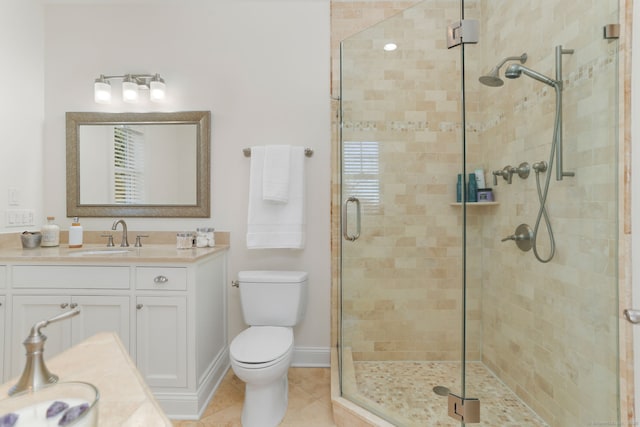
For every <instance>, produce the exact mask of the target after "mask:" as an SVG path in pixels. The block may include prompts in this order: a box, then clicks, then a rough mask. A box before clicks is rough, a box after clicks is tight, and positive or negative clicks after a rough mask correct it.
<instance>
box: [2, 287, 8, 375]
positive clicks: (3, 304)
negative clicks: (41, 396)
mask: <svg viewBox="0 0 640 427" xmlns="http://www.w3.org/2000/svg"><path fill="white" fill-rule="evenodd" d="M6 311H7V310H6V309H5V300H4V296H0V331H2V336H1V337H0V382H5V378H4V340H5V337H6V336H7V335H8V334H7V333H5V329H4V328H5V320H4V314H5V313H6Z"/></svg>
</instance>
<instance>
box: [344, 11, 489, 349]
mask: <svg viewBox="0 0 640 427" xmlns="http://www.w3.org/2000/svg"><path fill="white" fill-rule="evenodd" d="M446 5H448V6H450V7H448V8H444V7H443V6H446ZM459 13H460V12H459V6H458V4H457V2H455V1H449V2H442V1H440V2H434V3H433V4H431V5H429V4H428V3H424V4H420V5H419V6H417V7H415V8H411V9H409V10H407V11H405V12H404V13H403V16H404V18H403V19H400V18H396V17H393V18H390V19H388V20H386V21H385V22H383V23H381V24H378V25H376V27H375V28H373V29H369V30H367V31H365V32H363V33H360V34H358V35H356V36H352V37H350V38H349V40H348V41H347V42H345V44H344V47H343V74H342V79H343V93H342V97H343V101H342V102H343V106H344V123H343V128H342V131H343V140H344V141H345V144H349V143H353V142H374V143H377V144H378V148H379V165H378V170H379V172H378V175H377V178H378V180H379V185H380V188H379V191H380V201H379V203H374V204H364V211H365V213H364V215H363V219H362V230H363V232H362V236H361V237H360V239H358V240H357V241H355V242H353V243H350V242H345V243H344V244H343V254H342V255H343V256H342V260H343V293H342V310H343V331H344V336H343V344H344V345H345V346H349V347H351V350H352V354H353V357H354V359H355V360H459V359H460V355H461V353H460V352H461V348H462V342H461V336H462V334H461V317H462V306H463V305H462V301H461V299H462V298H461V296H462V264H461V260H462V232H461V230H462V228H461V221H462V209H461V208H460V206H452V205H451V202H454V201H455V184H456V175H457V173H458V172H459V171H460V169H461V160H462V157H461V151H462V150H461V142H460V141H461V139H462V138H461V126H460V120H461V115H460V110H461V109H460V96H459V93H460V87H461V82H460V80H459V79H455V78H454V79H452V78H451V76H452V75H453V76H455V75H456V74H458V75H459V70H460V51H459V50H457V51H456V50H447V49H446V47H445V45H446V44H445V39H444V37H445V34H446V31H445V30H446V23H447V22H451V21H453V20H456V19H457V18H458V17H459ZM389 40H394V41H396V42H397V43H398V45H399V46H400V48H399V49H398V50H397V51H394V52H384V51H383V49H382V47H383V45H384V43H386V42H387V41H389ZM343 179H345V182H344V183H343V184H344V185H343V188H346V189H348V188H350V182H351V181H348V179H347V178H343ZM350 179H351V178H349V180H350ZM351 195H352V193H348V192H347V193H345V194H343V197H344V198H346V197H349V196H351ZM363 203H366V202H365V201H364V200H363ZM351 221H355V219H350V223H351V224H353V222H351ZM469 222H470V223H471V224H475V225H476V227H477V225H478V217H477V216H474V215H470V219H469ZM480 243H481V242H480V239H476V240H475V241H473V242H468V248H469V249H470V250H474V251H475V252H477V253H480V251H479V249H480V246H479V245H480ZM478 260H479V258H478ZM475 267H477V268H471V269H470V270H469V271H471V272H473V273H472V276H475V277H472V279H475V280H470V283H472V285H471V286H470V288H469V294H470V298H469V300H468V301H469V304H468V308H469V317H468V324H467V328H468V331H469V335H468V336H469V337H470V339H469V340H468V342H467V348H468V350H469V356H470V357H472V358H475V359H478V358H479V355H480V353H479V350H480V347H479V344H480V323H479V321H480V305H479V301H480V294H479V290H480V278H481V276H480V271H481V270H480V268H479V267H480V265H479V263H478V264H477V265H475Z"/></svg>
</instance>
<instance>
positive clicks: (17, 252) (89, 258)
mask: <svg viewBox="0 0 640 427" xmlns="http://www.w3.org/2000/svg"><path fill="white" fill-rule="evenodd" d="M104 233H105V232H104V231H85V233H84V245H83V246H82V247H81V248H78V249H70V248H69V245H68V243H67V242H68V237H67V232H66V231H61V232H60V246H56V247H50V248H49V247H47V248H43V247H39V248H35V249H23V248H22V246H21V244H20V233H8V234H0V262H29V263H34V262H44V263H49V262H72V263H75V264H77V263H87V264H88V263H91V262H119V261H121V262H126V263H131V262H164V263H174V262H177V263H190V262H195V261H198V260H200V259H202V258H203V257H206V256H208V255H211V254H213V253H216V252H220V251H225V250H227V249H228V248H229V240H230V236H229V233H228V232H225V231H223V232H218V231H216V233H215V236H216V237H215V239H216V246H215V247H213V248H191V249H177V248H176V232H172V231H131V230H130V232H129V242H130V246H129V247H126V248H121V247H120V245H119V243H120V235H119V234H120V233H118V234H114V241H115V246H113V247H110V248H109V247H107V246H106V242H107V240H106V238H105V237H104ZM138 234H142V235H144V236H146V237H144V238H143V240H142V247H140V248H136V247H135V246H134V242H135V236H136V235H138ZM109 250H111V251H113V253H108V252H107V251H109ZM122 250H126V251H127V252H126V253H123V252H122ZM90 252H91V253H90Z"/></svg>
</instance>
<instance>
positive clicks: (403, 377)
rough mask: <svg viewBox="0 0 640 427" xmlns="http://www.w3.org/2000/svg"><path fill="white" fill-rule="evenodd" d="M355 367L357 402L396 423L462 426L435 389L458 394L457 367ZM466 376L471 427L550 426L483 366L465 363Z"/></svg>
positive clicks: (425, 364)
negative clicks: (473, 407)
mask: <svg viewBox="0 0 640 427" xmlns="http://www.w3.org/2000/svg"><path fill="white" fill-rule="evenodd" d="M353 368H354V374H355V382H356V384H357V385H356V389H354V388H352V389H351V390H352V393H354V398H355V400H358V401H359V403H361V404H366V405H367V406H370V407H371V408H373V409H374V410H376V411H377V412H381V413H386V414H389V415H391V416H392V417H393V420H394V422H395V423H397V424H398V425H402V426H416V427H417V426H451V427H459V426H460V423H459V422H457V421H455V420H454V419H452V418H449V417H448V416H447V406H448V398H447V397H445V396H439V395H438V394H436V393H434V391H433V388H434V387H436V386H444V387H447V388H450V390H451V392H453V393H454V394H455V393H456V392H458V393H459V392H460V377H461V367H460V363H456V362H358V361H354V362H353ZM466 375H467V378H468V381H467V385H466V386H467V389H466V392H467V396H471V397H474V398H478V399H480V403H481V408H480V414H481V415H480V417H481V423H479V424H473V425H474V426H486V427H495V426H501V427H515V426H518V427H545V426H548V424H546V423H545V422H544V421H543V420H542V419H541V418H539V417H538V416H537V415H536V414H535V413H534V412H533V411H531V409H529V408H528V407H527V406H526V405H525V404H524V403H523V402H522V401H521V400H520V399H518V398H517V397H516V396H515V395H514V394H513V393H512V392H511V391H510V390H509V389H508V388H507V386H505V385H504V384H503V383H502V382H501V381H500V380H498V379H497V378H496V377H495V376H494V375H493V374H492V373H491V371H489V370H488V369H487V368H486V367H485V366H484V365H483V364H482V363H480V362H469V363H467V366H466Z"/></svg>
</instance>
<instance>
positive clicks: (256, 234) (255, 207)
mask: <svg viewBox="0 0 640 427" xmlns="http://www.w3.org/2000/svg"><path fill="white" fill-rule="evenodd" d="M264 154H265V149H264V147H251V176H250V180H249V212H248V220H247V247H248V248H249V249H268V248H290V249H302V248H304V244H305V227H306V222H305V175H304V148H303V147H291V158H290V168H289V169H290V175H289V202H287V203H273V202H270V201H265V200H264V199H263V197H262V177H263V169H264Z"/></svg>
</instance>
